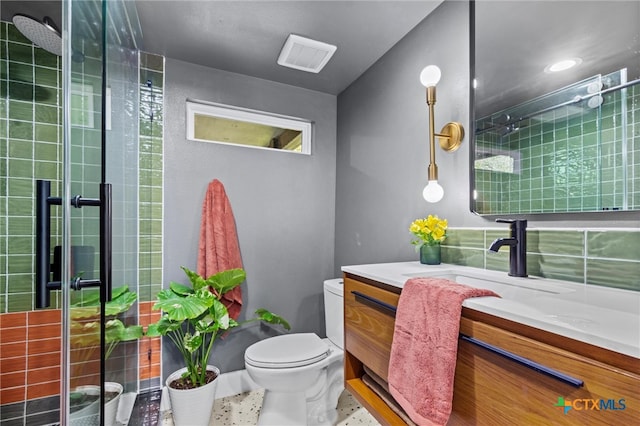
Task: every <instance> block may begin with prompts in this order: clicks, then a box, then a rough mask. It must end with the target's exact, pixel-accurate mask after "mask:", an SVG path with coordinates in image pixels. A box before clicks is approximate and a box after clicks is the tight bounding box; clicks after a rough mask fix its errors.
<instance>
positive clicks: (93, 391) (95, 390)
mask: <svg viewBox="0 0 640 426" xmlns="http://www.w3.org/2000/svg"><path fill="white" fill-rule="evenodd" d="M104 389H105V391H106V392H117V394H118V395H116V396H115V397H114V398H113V399H111V400H110V401H109V402H107V403H106V404H105V405H104V424H105V426H114V425H115V424H116V414H117V413H118V403H119V402H120V395H122V391H123V387H122V385H121V384H120V383H115V382H105V384H104ZM75 391H76V392H84V393H87V394H89V395H97V396H99V395H100V386H94V385H86V386H78V387H77V388H76V390H75ZM99 404H100V401H99V400H97V401H96V402H94V403H92V404H90V405H88V406H86V407H85V408H83V409H82V410H79V411H76V412H74V413H71V415H70V416H69V424H70V425H71V426H97V425H99V424H100V405H99Z"/></svg>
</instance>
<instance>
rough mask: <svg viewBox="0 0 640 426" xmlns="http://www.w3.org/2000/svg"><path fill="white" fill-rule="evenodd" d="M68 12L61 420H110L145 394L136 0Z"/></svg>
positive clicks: (74, 6) (79, 4) (73, 4)
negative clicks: (141, 379)
mask: <svg viewBox="0 0 640 426" xmlns="http://www.w3.org/2000/svg"><path fill="white" fill-rule="evenodd" d="M63 9H64V10H63V14H64V17H65V22H64V29H65V31H64V43H65V55H64V60H63V87H64V93H63V97H64V130H63V132H64V150H63V151H64V154H63V157H64V158H63V164H64V166H63V184H62V191H61V193H62V196H61V207H62V209H61V211H62V245H61V247H60V248H59V251H60V257H61V259H62V268H61V282H62V283H69V285H68V286H66V285H63V286H62V303H61V305H62V306H63V320H62V321H63V360H62V376H63V377H62V382H63V389H62V395H61V404H62V407H61V413H62V414H61V421H62V423H63V424H77V425H80V424H82V425H84V424H106V425H110V424H114V423H115V421H116V412H117V409H118V405H124V406H125V407H126V406H128V407H132V405H133V401H134V400H135V394H136V393H137V390H138V373H137V371H138V370H137V367H138V353H137V344H136V338H137V337H138V336H139V335H140V333H141V330H140V328H139V327H137V326H136V323H137V304H136V296H137V284H138V283H137V276H138V274H137V250H138V242H137V238H138V232H137V223H138V222H137V218H138V211H137V205H138V204H137V193H138V189H137V185H138V167H137V166H138V164H137V163H138V154H137V147H138V136H137V135H138V110H139V108H138V51H137V48H136V44H135V39H136V37H138V35H139V31H137V29H135V28H134V27H133V26H132V24H131V23H132V22H133V23H135V22H137V17H136V16H135V8H134V7H133V2H128V1H99V0H71V1H66V2H64V3H63ZM121 411H123V412H126V411H127V410H126V409H125V410H122V409H121ZM118 420H126V419H118Z"/></svg>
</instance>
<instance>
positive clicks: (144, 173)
mask: <svg viewBox="0 0 640 426" xmlns="http://www.w3.org/2000/svg"><path fill="white" fill-rule="evenodd" d="M163 102H164V57H162V56H157V55H152V54H147V53H141V54H140V177H139V184H140V186H139V195H140V200H139V202H140V213H139V214H140V221H139V226H140V228H139V229H140V231H139V232H140V240H139V254H138V262H139V265H140V275H139V277H138V279H139V286H138V294H139V298H140V300H141V301H151V300H155V296H156V294H157V293H158V292H159V291H160V290H162V213H163V210H162V186H163V173H162V165H163V146H162V135H163V133H162V132H163V127H164V125H163V124H164V115H163Z"/></svg>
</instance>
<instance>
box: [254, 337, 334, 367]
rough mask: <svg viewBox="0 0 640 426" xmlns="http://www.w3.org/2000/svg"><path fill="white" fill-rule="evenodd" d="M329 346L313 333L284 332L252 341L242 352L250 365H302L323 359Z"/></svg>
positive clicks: (327, 352) (327, 353)
mask: <svg viewBox="0 0 640 426" xmlns="http://www.w3.org/2000/svg"><path fill="white" fill-rule="evenodd" d="M328 355H329V346H328V345H327V344H326V343H325V342H323V341H322V339H320V337H318V336H317V335H316V334H314V333H295V334H284V335H282V336H276V337H271V338H269V339H265V340H262V341H260V342H258V343H254V344H253V345H251V346H249V347H248V348H247V350H246V351H245V353H244V359H245V361H246V362H247V363H249V364H250V365H253V366H255V367H264V368H292V367H302V366H304V365H309V364H313V363H315V362H318V361H320V360H323V359H324V358H326V357H327V356H328Z"/></svg>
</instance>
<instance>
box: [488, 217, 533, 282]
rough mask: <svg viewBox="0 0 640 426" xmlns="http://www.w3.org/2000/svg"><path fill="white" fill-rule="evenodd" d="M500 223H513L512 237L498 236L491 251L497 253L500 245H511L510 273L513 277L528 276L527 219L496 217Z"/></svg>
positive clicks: (490, 247) (490, 248)
mask: <svg viewBox="0 0 640 426" xmlns="http://www.w3.org/2000/svg"><path fill="white" fill-rule="evenodd" d="M496 222H498V223H509V224H510V225H511V237H509V238H496V239H495V240H494V241H493V242H492V243H491V245H490V246H489V251H492V252H495V253H497V252H498V250H499V249H500V247H502V246H509V275H510V276H512V277H526V276H527V221H526V220H517V219H514V220H510V219H496Z"/></svg>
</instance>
